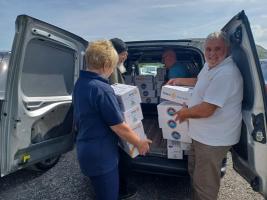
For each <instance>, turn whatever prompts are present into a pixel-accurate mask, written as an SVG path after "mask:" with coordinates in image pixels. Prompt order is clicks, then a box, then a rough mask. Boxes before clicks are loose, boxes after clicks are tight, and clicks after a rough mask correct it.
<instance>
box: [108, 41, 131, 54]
mask: <svg viewBox="0 0 267 200" xmlns="http://www.w3.org/2000/svg"><path fill="white" fill-rule="evenodd" d="M110 41H111V42H112V45H113V46H114V48H115V49H116V51H117V53H118V54H120V53H121V52H124V51H127V50H128V47H127V45H126V44H125V42H123V41H122V40H121V39H119V38H112V39H110Z"/></svg>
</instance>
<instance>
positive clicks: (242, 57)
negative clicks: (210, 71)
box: [222, 11, 267, 198]
mask: <svg viewBox="0 0 267 200" xmlns="http://www.w3.org/2000/svg"><path fill="white" fill-rule="evenodd" d="M222 30H223V31H225V32H226V33H227V34H228V36H229V38H230V42H231V53H232V57H233V59H234V61H235V62H236V64H237V66H238V68H239V70H240V72H241V73H242V76H243V80H244V98H243V105H242V113H243V121H242V130H241V131H242V132H241V139H240V142H239V143H238V144H237V145H235V146H234V147H233V148H232V158H233V164H234V169H235V170H236V171H237V172H238V173H239V174H240V175H241V176H243V177H244V178H245V179H246V180H247V181H248V182H249V183H250V184H251V186H252V188H253V189H254V190H255V191H258V192H260V193H261V194H262V195H263V196H264V197H265V198H266V197H267V156H266V152H267V144H266V108H267V107H266V97H265V90H264V79H263V76H262V72H261V68H260V63H259V58H258V55H257V51H256V46H255V43H254V39H253V36H252V32H251V29H250V25H249V21H248V18H247V16H246V15H245V12H244V11H242V12H240V13H239V14H237V15H236V16H235V17H233V18H232V19H231V20H230V21H229V22H228V23H227V24H226V25H225V26H224V28H223V29H222Z"/></svg>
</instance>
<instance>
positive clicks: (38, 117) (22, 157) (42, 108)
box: [0, 15, 87, 176]
mask: <svg viewBox="0 0 267 200" xmlns="http://www.w3.org/2000/svg"><path fill="white" fill-rule="evenodd" d="M86 46H87V42H86V41H85V40H83V39H82V38H80V37H78V36H76V35H74V34H71V33H69V32H67V31H64V30H62V29H60V28H57V27H55V26H53V25H50V24H47V23H45V22H42V21H39V20H37V19H34V18H31V17H29V16H26V15H21V16H18V17H17V20H16V32H15V39H14V41H13V46H12V51H11V58H10V61H9V67H8V74H7V84H6V95H5V101H4V103H3V105H2V106H3V107H2V115H1V124H0V125H1V129H0V137H1V138H0V144H1V149H0V151H1V152H0V159H1V160H0V163H1V176H4V175H6V174H9V173H11V172H12V171H15V170H17V169H20V168H23V167H26V166H28V165H32V164H35V163H39V162H41V161H44V160H46V159H49V158H52V157H57V156H59V155H61V154H62V153H65V152H67V151H68V150H70V149H72V147H73V143H74V134H73V131H72V106H71V105H72V104H71V102H72V96H71V95H72V90H73V87H74V83H75V81H76V79H77V77H78V73H79V69H80V68H82V66H83V55H84V50H85V48H86Z"/></svg>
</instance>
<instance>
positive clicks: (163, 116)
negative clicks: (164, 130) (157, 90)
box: [157, 101, 183, 128]
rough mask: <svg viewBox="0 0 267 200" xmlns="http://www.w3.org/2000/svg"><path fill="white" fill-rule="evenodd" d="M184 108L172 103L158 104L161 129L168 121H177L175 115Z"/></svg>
mask: <svg viewBox="0 0 267 200" xmlns="http://www.w3.org/2000/svg"><path fill="white" fill-rule="evenodd" d="M182 108H183V106H181V105H180V104H178V103H175V102H172V101H163V102H161V103H160V104H158V105H157V109H158V120H159V127H160V128H161V127H162V124H163V123H167V121H168V120H174V119H175V116H174V114H175V113H176V112H177V111H179V110H180V109H182Z"/></svg>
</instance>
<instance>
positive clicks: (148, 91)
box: [140, 90, 157, 97]
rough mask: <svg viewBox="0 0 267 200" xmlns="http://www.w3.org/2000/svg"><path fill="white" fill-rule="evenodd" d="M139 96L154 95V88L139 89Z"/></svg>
mask: <svg viewBox="0 0 267 200" xmlns="http://www.w3.org/2000/svg"><path fill="white" fill-rule="evenodd" d="M140 94H141V97H156V95H157V93H156V90H140Z"/></svg>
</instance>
